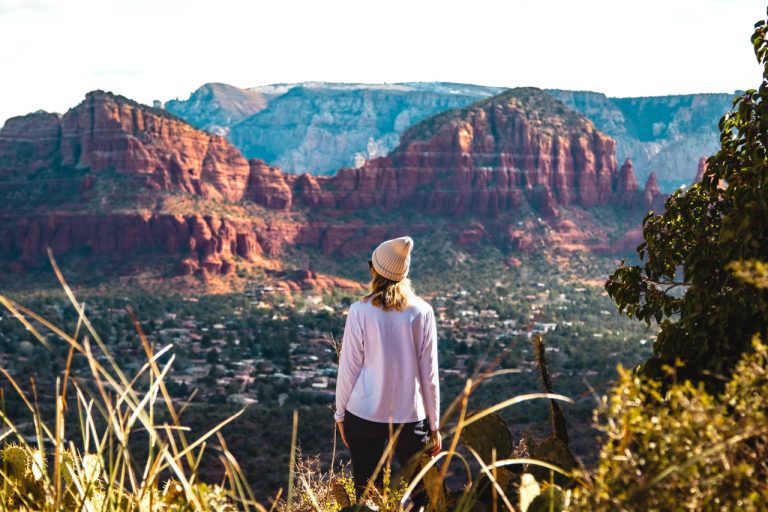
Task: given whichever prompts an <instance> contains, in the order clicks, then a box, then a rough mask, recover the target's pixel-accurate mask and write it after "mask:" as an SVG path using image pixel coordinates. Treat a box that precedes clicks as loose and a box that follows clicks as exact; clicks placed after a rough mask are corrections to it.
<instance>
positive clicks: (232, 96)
mask: <svg viewBox="0 0 768 512" xmlns="http://www.w3.org/2000/svg"><path fill="white" fill-rule="evenodd" d="M284 92H285V91H284V90H281V89H277V91H275V90H274V89H271V90H270V89H267V88H264V90H259V89H240V88H239V87H234V86H232V85H227V84H220V83H209V84H205V85H203V86H202V87H200V88H199V89H197V90H196V91H194V92H193V93H192V94H191V95H190V96H189V99H187V100H183V101H182V100H170V101H168V102H167V103H166V104H165V109H166V110H168V111H169V112H171V113H173V114H175V115H177V116H179V117H181V118H182V119H185V120H186V121H187V122H189V123H190V124H192V125H193V126H196V127H198V128H202V129H203V130H208V131H210V132H214V133H217V134H219V135H226V134H228V133H229V128H230V127H231V126H232V125H234V124H237V123H239V122H240V121H242V120H243V119H246V118H248V117H250V116H252V115H253V114H255V113H256V112H259V111H261V110H264V109H265V108H266V107H267V102H268V101H269V99H270V98H272V97H274V96H276V95H279V94H282V93H284Z"/></svg>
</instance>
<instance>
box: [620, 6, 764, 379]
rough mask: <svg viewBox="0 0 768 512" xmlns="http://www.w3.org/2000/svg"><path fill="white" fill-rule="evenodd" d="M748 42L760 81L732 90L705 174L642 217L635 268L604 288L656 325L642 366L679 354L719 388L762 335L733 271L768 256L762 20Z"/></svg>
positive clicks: (697, 375)
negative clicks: (756, 85) (657, 328)
mask: <svg viewBox="0 0 768 512" xmlns="http://www.w3.org/2000/svg"><path fill="white" fill-rule="evenodd" d="M752 43H753V45H754V50H755V55H756V57H757V60H758V62H759V63H760V64H761V65H762V66H763V80H762V83H761V84H760V86H759V88H758V89H750V90H748V91H746V92H745V93H744V94H742V95H741V96H738V97H736V98H735V99H734V103H733V107H734V108H733V110H732V111H731V112H730V113H728V114H726V115H725V116H724V117H723V118H722V119H721V120H720V125H719V126H720V132H721V133H720V143H721V148H720V150H719V151H718V153H717V154H715V155H714V156H711V157H710V158H709V159H708V160H707V170H706V172H705V173H704V178H703V180H702V181H701V182H699V183H696V184H694V185H693V186H692V187H691V188H690V189H688V190H687V191H681V190H679V191H677V192H675V193H673V194H672V195H671V196H670V197H669V199H668V200H667V202H666V204H665V211H664V213H662V214H655V213H653V212H649V214H648V215H647V216H646V217H645V219H644V220H643V238H644V241H643V243H641V244H640V245H639V246H638V248H637V252H638V254H639V256H640V265H625V264H624V263H623V262H622V264H621V266H620V267H619V268H618V269H617V270H616V271H615V272H614V273H613V274H612V275H611V276H610V278H609V279H608V281H607V282H606V285H605V288H606V290H607V291H608V293H609V294H610V296H611V297H612V298H613V299H614V300H615V302H616V304H617V305H618V306H619V310H620V311H622V312H624V313H626V314H627V315H628V316H630V317H636V318H638V319H639V320H643V321H646V322H648V323H649V324H650V322H651V320H652V319H655V321H656V322H658V323H659V325H660V332H659V335H658V337H657V340H656V342H655V343H654V346H653V351H654V353H653V356H652V357H651V358H650V359H649V360H648V361H646V362H645V363H644V364H643V365H642V366H641V367H640V368H639V371H640V372H641V373H642V374H645V375H647V376H649V377H652V378H657V379H659V378H660V379H663V378H664V375H665V372H664V369H663V366H664V365H673V364H674V363H675V361H676V360H677V359H679V360H681V361H682V362H683V364H684V367H683V368H682V369H681V370H680V371H679V372H678V377H683V378H691V379H694V380H703V381H706V382H708V383H709V384H711V385H715V387H719V386H720V385H718V384H717V382H719V378H718V376H721V375H724V376H728V375H730V373H731V372H732V371H733V368H734V366H735V364H736V362H737V361H738V360H739V357H740V355H741V354H742V353H743V352H746V351H749V350H750V347H751V345H750V339H751V338H752V335H753V334H755V333H760V334H761V335H762V337H763V339H765V336H766V334H768V333H766V329H767V327H768V292H767V291H766V290H765V289H760V288H758V287H756V286H754V285H753V284H749V283H747V282H744V281H742V280H740V279H738V278H737V277H736V275H735V273H734V269H735V267H736V266H738V265H743V264H749V263H750V262H752V263H753V264H754V262H756V261H760V260H765V259H766V257H767V255H768V162H767V161H766V157H767V156H768V154H767V153H766V151H767V147H768V41H766V21H760V22H758V23H757V24H755V31H754V34H753V36H752Z"/></svg>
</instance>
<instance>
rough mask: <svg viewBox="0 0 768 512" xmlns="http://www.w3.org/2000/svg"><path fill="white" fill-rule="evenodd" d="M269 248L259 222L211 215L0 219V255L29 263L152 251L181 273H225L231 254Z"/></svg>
mask: <svg viewBox="0 0 768 512" xmlns="http://www.w3.org/2000/svg"><path fill="white" fill-rule="evenodd" d="M263 244H264V245H273V244H274V240H271V241H270V240H269V234H268V229H267V228H266V226H264V225H263V223H257V222H253V221H251V220H248V221H242V220H234V219H228V218H218V217H213V216H199V215H195V216H182V215H151V214H146V215H141V214H113V215H69V214H58V215H49V216H46V217H31V218H30V217H27V218H21V219H19V218H15V217H10V218H9V217H5V218H0V253H2V254H3V255H6V256H8V255H11V256H12V258H11V259H13V260H14V261H16V262H17V263H20V264H21V265H22V266H24V265H27V264H29V265H32V264H34V263H35V262H36V261H38V260H39V259H40V258H41V257H42V256H44V255H45V254H46V251H47V248H48V247H50V248H51V249H52V250H53V253H54V255H61V254H66V253H68V252H70V251H72V250H85V251H87V252H90V253H95V254H101V255H123V254H130V253H132V252H136V251H142V252H146V251H157V252H159V253H163V254H170V255H174V256H178V257H179V258H180V260H181V261H180V267H179V268H180V269H181V270H183V272H188V273H191V272H194V271H195V270H197V269H203V270H205V271H207V272H215V273H228V272H230V271H231V270H233V269H234V266H233V259H234V257H235V256H239V257H241V258H244V259H245V260H254V259H256V258H257V257H258V256H261V255H262V254H264V252H265V250H264V248H263Z"/></svg>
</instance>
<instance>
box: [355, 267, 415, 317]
mask: <svg viewBox="0 0 768 512" xmlns="http://www.w3.org/2000/svg"><path fill="white" fill-rule="evenodd" d="M371 274H372V277H371V283H370V285H369V286H370V291H369V292H368V294H367V295H365V296H364V297H363V300H364V301H366V302H367V301H368V300H369V299H370V300H371V303H372V304H373V305H374V306H376V307H380V308H382V309H383V310H384V311H389V310H390V309H395V310H397V311H402V310H403V308H405V307H406V306H408V299H409V298H411V297H414V296H415V295H416V292H414V291H413V286H412V285H411V280H410V279H408V278H405V279H403V280H402V281H391V280H389V279H387V278H386V277H384V276H382V275H381V274H379V273H378V272H376V271H375V270H373V269H371Z"/></svg>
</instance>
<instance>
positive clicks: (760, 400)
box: [571, 337, 768, 512]
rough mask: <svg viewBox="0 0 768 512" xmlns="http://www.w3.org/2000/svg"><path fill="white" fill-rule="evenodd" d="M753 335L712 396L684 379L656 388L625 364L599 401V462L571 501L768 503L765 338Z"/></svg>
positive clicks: (578, 505) (583, 506)
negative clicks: (745, 351) (761, 340)
mask: <svg viewBox="0 0 768 512" xmlns="http://www.w3.org/2000/svg"><path fill="white" fill-rule="evenodd" d="M753 344H754V347H755V350H754V352H752V353H749V354H746V355H745V356H744V357H743V359H742V360H741V361H740V362H739V363H738V364H737V366H736V368H735V371H734V373H733V378H732V379H731V380H730V381H729V382H727V384H726V385H725V390H724V391H723V392H722V394H720V395H718V396H715V395H713V394H710V393H709V392H707V391H706V390H705V388H704V386H703V384H702V383H699V384H698V385H694V384H692V383H691V381H689V380H686V381H684V382H680V383H674V384H672V385H671V386H669V389H668V391H667V392H666V394H662V393H661V392H660V384H659V383H658V382H656V381H649V380H647V379H641V378H640V377H638V376H637V375H632V374H631V373H630V372H627V371H624V370H621V371H620V381H619V384H618V385H617V386H616V387H615V388H614V390H613V392H612V395H611V397H610V399H608V398H605V399H604V403H603V404H602V411H603V413H604V419H603V420H601V421H600V423H601V424H602V429H603V430H604V432H605V434H606V437H607V439H606V442H605V444H604V445H603V447H602V450H601V454H600V462H599V466H598V468H597V470H596V471H595V472H594V473H592V474H591V475H587V474H583V475H582V477H583V478H584V479H585V480H586V482H587V483H586V485H584V486H582V487H578V488H576V489H575V491H574V496H573V498H574V499H573V502H572V504H571V507H572V509H573V510H593V511H603V510H605V511H608V510H610V511H622V510H627V511H629V510H646V511H649V512H650V511H674V510H698V511H709V510H712V511H730V510H740V511H751V510H755V511H757V510H766V509H767V508H768V409H766V405H765V404H767V403H768V348H767V347H766V346H765V345H763V344H761V343H759V342H758V341H757V338H756V337H755V339H754V341H753ZM665 369H666V370H667V372H668V373H669V375H670V376H671V377H675V376H676V375H677V374H678V372H676V371H675V369H674V368H670V367H666V368H665Z"/></svg>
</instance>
